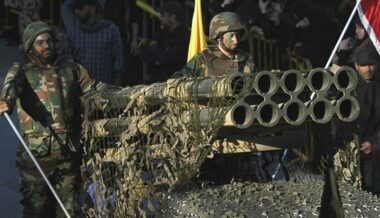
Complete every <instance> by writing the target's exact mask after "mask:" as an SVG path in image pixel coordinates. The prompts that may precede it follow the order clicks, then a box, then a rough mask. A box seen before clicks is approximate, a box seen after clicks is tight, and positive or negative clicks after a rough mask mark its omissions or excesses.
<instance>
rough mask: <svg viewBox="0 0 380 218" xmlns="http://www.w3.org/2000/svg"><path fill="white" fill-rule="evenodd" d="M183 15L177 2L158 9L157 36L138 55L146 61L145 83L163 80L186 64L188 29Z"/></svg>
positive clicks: (181, 8) (182, 10)
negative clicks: (159, 27)
mask: <svg viewBox="0 0 380 218" xmlns="http://www.w3.org/2000/svg"><path fill="white" fill-rule="evenodd" d="M183 17H184V9H183V7H182V5H181V4H180V3H178V2H168V3H166V4H164V6H163V7H162V9H161V10H160V23H161V32H160V33H159V38H158V39H157V40H153V41H151V42H150V43H149V45H148V46H146V47H144V48H142V49H141V52H140V57H141V58H142V59H143V60H144V61H145V62H147V63H148V78H146V79H145V78H144V80H145V81H144V82H145V83H154V82H159V81H165V80H167V79H168V78H169V77H170V76H171V75H172V74H173V73H174V72H176V71H177V70H179V69H181V68H182V67H183V65H185V64H186V58H187V49H188V45H189V40H190V31H189V30H188V29H187V28H186V26H185V23H184V21H183Z"/></svg>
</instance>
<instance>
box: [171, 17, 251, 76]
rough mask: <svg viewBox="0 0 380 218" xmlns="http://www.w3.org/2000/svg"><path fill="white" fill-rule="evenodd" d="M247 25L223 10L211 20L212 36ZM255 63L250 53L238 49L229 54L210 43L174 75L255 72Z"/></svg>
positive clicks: (215, 36) (215, 37) (217, 36)
mask: <svg viewBox="0 0 380 218" xmlns="http://www.w3.org/2000/svg"><path fill="white" fill-rule="evenodd" d="M244 30H245V27H244V26H243V25H242V22H241V20H240V18H239V16H238V15H237V14H235V13H233V12H222V13H220V14H217V15H216V16H214V17H213V18H212V20H211V22H210V31H209V32H210V38H211V39H213V40H216V39H217V38H219V37H220V36H222V35H223V34H225V33H227V32H232V31H234V32H243V31H244ZM254 68H255V66H254V63H253V60H252V57H251V56H249V54H248V53H245V52H243V51H241V50H237V51H236V52H235V53H234V54H231V55H229V56H227V55H225V54H223V53H222V51H221V50H220V49H219V48H218V46H215V45H210V46H208V48H207V49H205V50H203V51H201V52H199V53H198V54H196V55H195V56H194V57H193V58H192V59H191V60H190V61H189V62H188V63H187V65H186V66H185V67H184V68H183V69H181V70H180V71H178V72H176V73H175V74H174V75H173V77H182V76H221V75H226V74H230V73H233V72H241V73H245V74H250V73H252V72H254V70H255V69H254Z"/></svg>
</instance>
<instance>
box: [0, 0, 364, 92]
mask: <svg viewBox="0 0 380 218" xmlns="http://www.w3.org/2000/svg"><path fill="white" fill-rule="evenodd" d="M44 2H45V3H46V1H42V0H28V1H19V0H4V5H5V6H6V7H7V8H9V9H12V11H18V12H17V14H16V15H15V14H14V13H11V14H12V16H11V20H13V22H12V23H13V24H14V28H13V31H11V32H9V33H8V34H6V33H4V31H2V32H3V34H2V35H4V36H9V40H10V42H9V43H10V44H13V45H20V44H21V37H15V36H17V35H22V32H23V29H24V28H25V26H26V25H27V24H29V23H30V22H32V21H36V20H40V19H41V17H42V19H43V15H40V14H43V13H42V11H44V10H42V8H44V7H45V9H47V8H46V7H48V6H47V5H44V4H43V3H44ZM61 2H62V3H61V5H60V13H58V14H59V18H58V19H56V20H55V21H54V20H53V21H50V22H53V23H56V24H57V28H56V29H57V30H58V31H59V32H63V33H62V34H65V35H66V36H65V39H64V40H65V43H64V44H65V49H64V50H65V52H67V53H68V54H70V55H72V57H73V58H74V60H75V61H78V62H79V63H81V64H83V65H84V66H85V67H86V68H88V69H89V71H90V72H91V74H92V76H93V77H94V78H95V79H99V80H101V81H104V82H108V83H112V84H118V85H137V84H141V83H145V84H150V83H154V82H159V81H165V80H166V79H168V78H169V77H170V75H171V74H173V73H174V72H176V71H177V70H179V69H181V66H183V65H184V64H185V63H186V55H187V47H188V42H189V35H190V32H189V30H188V29H189V26H190V25H191V16H184V15H185V10H186V9H188V8H186V7H188V6H187V4H185V3H186V2H192V1H178V0H163V1H162V4H163V5H165V6H164V7H162V6H163V5H158V6H157V8H156V10H158V11H159V12H160V13H161V15H162V16H161V17H160V18H159V19H155V18H153V17H152V19H151V23H153V24H155V25H157V26H160V27H159V28H157V29H159V31H158V32H157V33H154V34H150V35H154V38H152V39H149V40H150V41H148V42H147V43H145V45H141V43H140V46H139V37H141V35H142V32H143V31H142V30H143V25H146V24H143V19H142V17H143V13H144V11H143V10H141V9H140V8H138V7H137V6H136V2H135V1H127V0H124V1H120V2H115V1H107V0H93V1H84V0H80V1H73V0H71V1H70V0H64V1H61ZM354 3H355V1H353V0H341V1H316V0H297V1H286V0H243V1H236V0H207V1H202V7H203V9H202V11H203V15H204V16H203V17H204V24H205V25H204V26H208V24H209V23H210V19H211V18H212V17H213V16H214V15H215V14H217V13H220V12H223V11H232V12H236V13H238V14H239V15H240V16H241V18H242V20H243V22H244V24H245V26H246V29H247V30H248V31H254V32H257V33H260V34H262V35H264V37H265V38H267V39H273V40H275V41H276V44H277V46H278V47H279V48H283V49H290V50H292V51H294V52H295V54H297V55H298V56H300V57H304V58H307V59H309V60H310V61H311V63H312V66H314V67H322V66H324V65H325V64H326V62H327V59H328V57H329V56H330V52H331V51H332V48H333V47H334V44H335V43H336V41H337V38H338V36H339V33H340V31H341V29H342V27H343V26H344V24H345V22H346V21H347V18H348V16H349V14H350V12H351V10H352V8H353V6H354ZM88 4H89V5H90V6H87V5H88ZM91 5H92V6H91ZM38 12H41V13H38ZM185 18H187V19H185ZM359 23H360V21H359ZM59 24H60V25H59ZM145 31H148V32H149V31H155V30H153V29H152V30H150V29H148V30H145ZM208 31H209V30H208V29H207V28H205V33H206V35H208ZM346 35H347V39H346V40H344V41H343V42H345V43H346V44H350V46H351V44H353V42H354V41H355V42H358V43H359V42H360V41H361V39H358V38H356V36H355V25H354V24H352V25H351V28H350V29H349V31H348V33H347V34H346ZM321 39H323V40H321ZM349 39H350V40H349ZM356 39H357V40H356ZM94 42H96V43H94ZM346 47H347V46H346ZM97 50H101V51H103V52H96V51H97ZM345 50H351V48H348V47H347V48H343V47H342V49H340V51H345ZM343 53H346V54H347V52H340V53H339V56H340V57H339V63H342V61H343V59H347V58H348V59H350V61H351V64H352V63H353V62H352V57H353V56H352V55H351V57H343V56H344V55H345V54H343ZM99 54H102V55H100V56H99ZM342 55H343V56H342ZM337 59H338V58H336V61H338V60H337ZM100 72H102V73H100Z"/></svg>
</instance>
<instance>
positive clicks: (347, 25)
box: [325, 0, 360, 68]
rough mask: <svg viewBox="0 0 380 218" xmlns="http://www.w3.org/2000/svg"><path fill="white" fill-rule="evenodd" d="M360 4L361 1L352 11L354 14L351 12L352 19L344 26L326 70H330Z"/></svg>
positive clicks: (357, 2)
mask: <svg viewBox="0 0 380 218" xmlns="http://www.w3.org/2000/svg"><path fill="white" fill-rule="evenodd" d="M359 4H360V0H357V1H356V5H355V7H354V9H352V12H351V15H350V17H349V18H348V20H347V23H346V25H345V26H344V29H343V31H342V33H341V34H340V37H339V39H338V42H337V43H336V45H335V47H334V50H333V51H332V52H331V55H330V58H329V60H328V61H327V63H326V65H325V68H328V67H329V66H330V64H331V61H332V59H333V57H334V55H335V52H336V50H338V47H339V44H340V42H341V41H342V39H343V37H344V35H345V34H346V32H347V29H348V27H349V26H350V23H351V20H352V18H354V15H355V12H356V10H357V9H358V7H359Z"/></svg>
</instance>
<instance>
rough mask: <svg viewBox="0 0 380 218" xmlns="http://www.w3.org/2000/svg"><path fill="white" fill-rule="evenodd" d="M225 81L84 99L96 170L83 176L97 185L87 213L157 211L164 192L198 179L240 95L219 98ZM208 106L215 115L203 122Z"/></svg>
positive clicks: (192, 81) (90, 164)
mask: <svg viewBox="0 0 380 218" xmlns="http://www.w3.org/2000/svg"><path fill="white" fill-rule="evenodd" d="M228 78H229V77H227V76H226V77H218V78H213V79H209V78H181V79H171V80H168V81H167V82H165V83H155V84H152V85H150V86H145V85H141V86H135V87H126V88H123V89H121V88H119V89H114V90H105V91H101V92H93V93H89V94H88V95H86V96H83V98H82V100H83V107H84V115H83V116H84V123H83V132H82V139H83V141H84V144H85V146H84V149H85V154H86V155H85V159H86V164H85V166H84V167H85V168H86V169H92V170H88V171H90V172H91V173H89V174H87V178H86V179H88V180H89V181H90V183H91V184H92V187H93V194H92V196H93V197H92V198H93V199H92V203H90V204H85V205H83V207H82V209H83V212H84V213H85V214H86V216H88V217H136V216H137V217H147V216H152V215H154V214H156V213H157V207H159V204H160V203H159V202H160V199H162V197H164V196H165V194H167V193H168V192H170V191H171V190H174V189H181V187H182V186H183V185H184V184H185V183H186V182H188V181H189V180H190V178H191V177H193V176H194V175H196V173H197V171H198V169H199V167H200V165H201V164H202V163H203V161H204V160H205V158H206V156H207V155H208V154H209V152H210V151H211V143H212V141H213V140H214V139H215V136H216V133H217V131H218V129H219V128H220V127H221V126H222V124H223V121H224V117H225V115H226V113H227V111H228V110H229V108H230V107H231V106H232V105H233V104H234V103H235V102H236V100H237V98H240V97H241V96H240V95H239V94H232V95H227V94H225V96H221V95H220V94H221V93H228V91H227V89H228V87H229V86H228V85H227V84H230V83H227V81H228ZM241 78H242V80H245V79H247V78H246V77H243V76H242V77H241ZM202 81H203V82H204V81H210V82H212V81H214V82H212V83H213V84H214V85H213V86H212V88H211V89H210V90H209V91H208V94H209V95H208V97H207V98H206V99H202V98H201V97H200V96H199V90H201V89H202V88H203V85H201V84H204V83H203V82H202ZM224 81H225V82H224ZM244 84H245V85H243V87H241V89H242V90H241V91H242V92H245V91H246V90H247V89H248V83H244ZM197 90H198V91H197ZM231 93H235V92H231ZM203 98H204V96H203ZM201 100H202V105H201V104H200V101H201ZM204 108H210V109H212V111H211V112H210V115H209V119H208V120H207V121H206V122H205V123H203V124H201V122H200V118H199V116H200V111H201V110H202V109H204Z"/></svg>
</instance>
